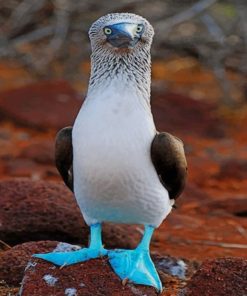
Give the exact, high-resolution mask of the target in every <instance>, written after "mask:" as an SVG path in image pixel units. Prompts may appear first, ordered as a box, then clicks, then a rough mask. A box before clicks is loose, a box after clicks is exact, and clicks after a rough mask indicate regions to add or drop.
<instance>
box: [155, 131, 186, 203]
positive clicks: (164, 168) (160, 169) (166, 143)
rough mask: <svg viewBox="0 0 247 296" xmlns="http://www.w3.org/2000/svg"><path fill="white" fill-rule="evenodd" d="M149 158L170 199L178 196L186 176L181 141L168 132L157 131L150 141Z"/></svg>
mask: <svg viewBox="0 0 247 296" xmlns="http://www.w3.org/2000/svg"><path fill="white" fill-rule="evenodd" d="M151 158H152V162H153V164H154V167H155V169H156V171H157V173H158V175H159V177H160V180H161V182H162V184H163V185H164V187H165V188H166V189H167V191H168V192H169V197H170V199H176V198H178V196H179V195H180V194H181V193H182V191H183V189H184V187H185V182H186V177H187V162H186V158H185V154H184V146H183V142H182V141H181V140H180V139H178V138H177V137H174V136H172V135H170V134H168V133H159V134H157V135H156V136H155V137H154V140H153V142H152V146H151Z"/></svg>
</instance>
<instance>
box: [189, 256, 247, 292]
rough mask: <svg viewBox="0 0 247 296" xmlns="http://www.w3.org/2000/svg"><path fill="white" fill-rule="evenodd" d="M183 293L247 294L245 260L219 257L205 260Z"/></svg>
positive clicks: (246, 263) (246, 267) (246, 261)
mask: <svg viewBox="0 0 247 296" xmlns="http://www.w3.org/2000/svg"><path fill="white" fill-rule="evenodd" d="M184 295H186V296H198V295H200V296H209V295H217V296H244V295H247V260H244V259H242V258H219V259H215V260H208V261H205V262H204V263H203V264H202V266H201V267H200V269H199V270H198V271H197V272H196V273H195V274H194V276H193V277H192V279H191V280H190V281H189V283H188V285H187V287H186V289H185V290H184Z"/></svg>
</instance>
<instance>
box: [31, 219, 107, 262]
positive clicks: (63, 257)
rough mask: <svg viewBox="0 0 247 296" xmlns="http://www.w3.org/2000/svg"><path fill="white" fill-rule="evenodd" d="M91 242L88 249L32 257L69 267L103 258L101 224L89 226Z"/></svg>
mask: <svg viewBox="0 0 247 296" xmlns="http://www.w3.org/2000/svg"><path fill="white" fill-rule="evenodd" d="M90 230H91V241H90V245H89V248H82V249H80V250H77V251H72V252H52V253H47V254H35V255H33V257H36V258H40V259H43V260H46V261H49V262H52V263H54V264H56V265H59V266H63V265H71V264H75V263H79V262H84V261H87V260H90V259H95V258H98V257H103V256H105V255H107V253H108V251H107V250H106V249H104V247H103V245H102V240H101V224H99V223H97V224H94V225H91V226H90Z"/></svg>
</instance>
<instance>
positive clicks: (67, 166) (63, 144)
mask: <svg viewBox="0 0 247 296" xmlns="http://www.w3.org/2000/svg"><path fill="white" fill-rule="evenodd" d="M72 161H73V147H72V127H70V126H69V127H65V128H63V129H61V130H60V131H59V132H58V133H57V136H56V142H55V163H56V167H57V169H58V171H59V173H60V175H61V176H62V178H63V180H64V183H65V184H66V185H67V186H68V187H69V189H70V190H71V191H72V192H73V165H72Z"/></svg>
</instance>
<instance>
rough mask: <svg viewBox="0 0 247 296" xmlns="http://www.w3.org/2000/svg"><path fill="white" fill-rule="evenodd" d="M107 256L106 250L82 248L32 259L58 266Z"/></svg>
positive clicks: (41, 255) (36, 255) (38, 255)
mask: <svg viewBox="0 0 247 296" xmlns="http://www.w3.org/2000/svg"><path fill="white" fill-rule="evenodd" d="M105 255H107V250H105V249H104V248H102V249H92V248H83V249H80V250H78V251H71V252H51V253H46V254H34V255H33V257H35V258H39V259H43V260H46V261H49V262H52V263H54V264H56V265H59V266H65V265H71V264H75V263H79V262H84V261H87V260H89V259H95V258H98V257H103V256H105Z"/></svg>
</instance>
